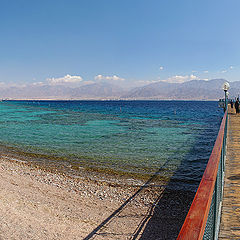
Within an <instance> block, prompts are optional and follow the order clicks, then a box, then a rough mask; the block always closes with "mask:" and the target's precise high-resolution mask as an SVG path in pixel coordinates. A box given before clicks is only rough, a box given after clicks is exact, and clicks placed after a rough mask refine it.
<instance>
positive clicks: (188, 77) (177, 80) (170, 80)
mask: <svg viewBox="0 0 240 240" xmlns="http://www.w3.org/2000/svg"><path fill="white" fill-rule="evenodd" d="M198 79H199V77H197V76H195V75H193V74H191V75H185V76H181V75H176V76H172V77H170V78H168V79H166V80H162V81H163V82H168V83H183V82H187V81H191V80H198Z"/></svg>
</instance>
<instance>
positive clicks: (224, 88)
mask: <svg viewBox="0 0 240 240" xmlns="http://www.w3.org/2000/svg"><path fill="white" fill-rule="evenodd" d="M229 87H230V85H229V83H228V82H225V83H224V84H223V86H222V88H223V90H224V93H225V105H224V112H225V111H226V110H227V105H228V104H227V98H228V95H229V93H228V89H229Z"/></svg>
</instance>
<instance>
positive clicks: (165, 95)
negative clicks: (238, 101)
mask: <svg viewBox="0 0 240 240" xmlns="http://www.w3.org/2000/svg"><path fill="white" fill-rule="evenodd" d="M224 82H226V80H225V79H213V80H209V81H206V80H192V81H189V82H184V83H166V82H163V81H160V82H157V83H152V84H149V85H147V86H144V87H140V88H135V89H133V90H131V91H129V92H128V93H127V94H125V95H122V98H126V99H163V100H171V99H173V100H218V99H219V98H223V96H224V92H223V90H222V85H223V83H224ZM230 86H231V88H230V90H229V92H230V97H231V96H232V97H235V96H237V95H238V94H239V93H240V82H239V81H238V82H231V83H230Z"/></svg>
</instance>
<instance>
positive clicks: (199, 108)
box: [0, 101, 223, 184]
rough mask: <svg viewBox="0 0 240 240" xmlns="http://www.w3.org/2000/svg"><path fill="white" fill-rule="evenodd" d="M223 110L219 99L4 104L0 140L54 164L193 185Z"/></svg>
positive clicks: (0, 117)
mask: <svg viewBox="0 0 240 240" xmlns="http://www.w3.org/2000/svg"><path fill="white" fill-rule="evenodd" d="M222 115H223V112H222V109H219V108H218V103H217V102H198V101H4V102H1V103H0V131H1V136H0V144H1V145H2V146H7V147H11V149H12V150H13V151H14V149H20V150H21V151H22V152H25V153H31V154H36V156H37V155H41V154H44V156H47V158H48V161H51V159H52V161H53V162H54V164H58V161H59V162H60V160H61V162H66V163H67V164H69V165H70V167H71V166H74V169H75V170H76V169H77V168H79V169H82V168H85V167H89V168H93V169H98V168H99V169H106V170H109V169H110V170H111V169H112V170H115V171H119V172H124V173H127V174H129V173H130V174H131V173H135V174H139V175H141V176H144V175H152V174H154V173H156V172H157V173H158V175H159V176H162V177H165V178H166V179H169V178H174V179H175V181H176V182H181V183H186V184H191V183H193V184H195V183H196V182H198V181H199V180H200V178H201V175H202V173H203V171H204V168H205V166H206V163H207V160H208V158H209V156H210V153H211V150H212V147H213V145H214V142H215V139H216V136H217V133H218V130H219V126H220V122H221V118H222ZM41 156H42V155H41ZM38 161H41V158H40V160H39V158H38ZM42 161H44V160H43V157H42Z"/></svg>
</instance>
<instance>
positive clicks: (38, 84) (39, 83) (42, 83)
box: [32, 82, 44, 86]
mask: <svg viewBox="0 0 240 240" xmlns="http://www.w3.org/2000/svg"><path fill="white" fill-rule="evenodd" d="M32 85H33V86H42V85H44V82H34V83H33V84H32Z"/></svg>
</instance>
